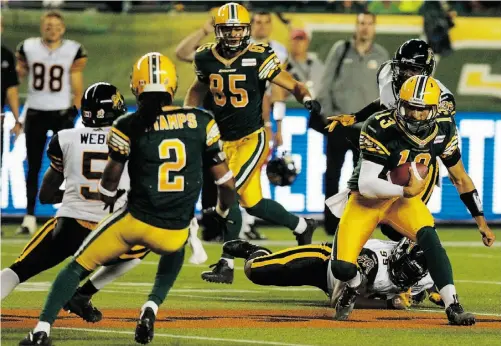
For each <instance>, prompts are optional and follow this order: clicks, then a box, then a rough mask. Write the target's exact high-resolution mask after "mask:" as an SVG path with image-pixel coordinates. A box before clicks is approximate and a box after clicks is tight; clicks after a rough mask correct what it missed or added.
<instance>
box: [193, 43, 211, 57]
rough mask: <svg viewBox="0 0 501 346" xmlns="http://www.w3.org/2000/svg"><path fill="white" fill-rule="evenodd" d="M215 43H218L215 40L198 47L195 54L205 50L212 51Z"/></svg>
mask: <svg viewBox="0 0 501 346" xmlns="http://www.w3.org/2000/svg"><path fill="white" fill-rule="evenodd" d="M215 45H216V43H214V42H209V43H205V44H203V45H201V46H200V47H198V48H197V50H196V51H195V55H197V54H199V53H203V52H210V51H211V50H212V47H214V46H215Z"/></svg>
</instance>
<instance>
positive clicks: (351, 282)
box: [346, 270, 362, 288]
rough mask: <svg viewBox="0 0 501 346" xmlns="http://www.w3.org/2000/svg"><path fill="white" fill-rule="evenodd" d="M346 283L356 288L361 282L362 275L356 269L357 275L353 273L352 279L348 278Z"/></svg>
mask: <svg viewBox="0 0 501 346" xmlns="http://www.w3.org/2000/svg"><path fill="white" fill-rule="evenodd" d="M346 283H347V284H348V286H350V287H351V288H357V287H358V286H360V284H361V283H362V276H361V275H360V272H359V271H358V270H357V275H355V277H354V278H353V279H351V280H348V281H347V282H346Z"/></svg>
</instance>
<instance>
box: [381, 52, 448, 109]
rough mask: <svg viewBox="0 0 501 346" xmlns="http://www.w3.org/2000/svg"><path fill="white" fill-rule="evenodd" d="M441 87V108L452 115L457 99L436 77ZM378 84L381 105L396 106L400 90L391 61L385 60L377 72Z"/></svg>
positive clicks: (388, 107)
mask: <svg viewBox="0 0 501 346" xmlns="http://www.w3.org/2000/svg"><path fill="white" fill-rule="evenodd" d="M435 80H436V81H437V83H438V85H439V87H440V91H441V94H440V103H441V104H440V105H439V109H440V110H446V111H447V112H448V113H450V115H454V113H455V101H454V96H453V95H452V93H451V91H450V90H449V89H447V88H446V87H445V86H444V85H443V84H442V83H441V82H440V81H439V80H438V79H435ZM377 84H378V86H379V99H380V103H381V105H383V106H385V107H386V108H387V109H391V108H396V107H397V101H398V93H399V91H398V90H395V86H394V84H393V71H392V70H391V61H386V62H384V63H383V64H382V65H381V67H380V68H379V71H378V74H377Z"/></svg>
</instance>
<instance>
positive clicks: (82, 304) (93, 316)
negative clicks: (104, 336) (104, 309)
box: [63, 291, 103, 323]
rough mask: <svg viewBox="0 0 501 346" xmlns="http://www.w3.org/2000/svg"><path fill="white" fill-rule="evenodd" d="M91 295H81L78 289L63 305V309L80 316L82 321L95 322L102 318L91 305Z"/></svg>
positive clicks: (99, 312)
mask: <svg viewBox="0 0 501 346" xmlns="http://www.w3.org/2000/svg"><path fill="white" fill-rule="evenodd" d="M90 299H91V296H87V295H83V294H81V293H79V292H78V291H76V292H75V294H74V295H73V297H72V298H71V299H70V300H69V301H68V302H67V303H66V304H65V305H64V307H63V309H64V310H66V311H68V312H70V313H74V314H75V315H78V316H80V317H81V318H82V319H83V320H84V321H86V322H90V323H96V322H99V321H101V320H102V319H103V314H102V313H101V311H99V310H98V309H97V308H95V307H94V306H93V305H92V302H91V301H90Z"/></svg>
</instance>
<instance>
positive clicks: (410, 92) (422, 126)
mask: <svg viewBox="0 0 501 346" xmlns="http://www.w3.org/2000/svg"><path fill="white" fill-rule="evenodd" d="M440 94H441V91H440V86H439V85H438V82H437V81H436V80H435V79H434V78H433V77H430V76H425V75H417V76H412V77H411V78H409V79H407V80H406V81H405V82H404V84H403V85H402V88H401V89H400V99H399V101H398V107H397V120H398V121H399V123H400V124H401V125H402V126H404V127H405V129H406V130H408V131H410V132H411V133H414V134H417V133H425V132H426V131H427V130H429V129H431V128H432V126H433V125H434V124H435V118H436V117H437V114H438V104H439V103H440ZM417 112H419V115H417Z"/></svg>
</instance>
